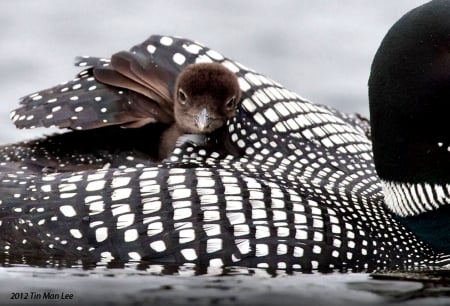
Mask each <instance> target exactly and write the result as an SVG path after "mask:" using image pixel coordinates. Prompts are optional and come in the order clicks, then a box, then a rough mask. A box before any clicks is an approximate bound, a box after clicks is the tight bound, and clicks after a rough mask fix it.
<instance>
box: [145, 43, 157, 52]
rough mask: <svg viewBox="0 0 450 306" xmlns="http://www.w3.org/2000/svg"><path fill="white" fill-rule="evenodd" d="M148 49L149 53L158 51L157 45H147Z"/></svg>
mask: <svg viewBox="0 0 450 306" xmlns="http://www.w3.org/2000/svg"><path fill="white" fill-rule="evenodd" d="M147 51H148V53H150V54H153V53H155V51H156V47H155V46H153V45H151V44H149V45H147Z"/></svg>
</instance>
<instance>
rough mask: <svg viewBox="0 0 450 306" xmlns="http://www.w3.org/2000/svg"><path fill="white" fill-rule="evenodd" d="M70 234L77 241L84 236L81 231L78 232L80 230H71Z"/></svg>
mask: <svg viewBox="0 0 450 306" xmlns="http://www.w3.org/2000/svg"><path fill="white" fill-rule="evenodd" d="M70 234H71V235H72V236H73V237H74V238H77V239H80V238H82V237H83V235H82V234H81V232H80V230H78V229H71V230H70Z"/></svg>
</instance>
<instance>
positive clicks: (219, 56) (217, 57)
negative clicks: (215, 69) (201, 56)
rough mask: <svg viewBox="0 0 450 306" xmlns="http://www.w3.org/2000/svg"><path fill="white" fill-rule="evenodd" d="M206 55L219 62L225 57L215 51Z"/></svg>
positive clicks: (210, 51)
mask: <svg viewBox="0 0 450 306" xmlns="http://www.w3.org/2000/svg"><path fill="white" fill-rule="evenodd" d="M206 54H208V55H209V56H210V57H211V58H213V59H215V60H217V61H220V60H223V55H222V54H220V53H219V52H216V51H214V50H209V51H208V52H206Z"/></svg>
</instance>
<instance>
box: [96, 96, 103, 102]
mask: <svg viewBox="0 0 450 306" xmlns="http://www.w3.org/2000/svg"><path fill="white" fill-rule="evenodd" d="M94 100H95V101H97V102H100V101H101V100H102V97H95V98H94Z"/></svg>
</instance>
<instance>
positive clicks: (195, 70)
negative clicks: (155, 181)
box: [159, 63, 241, 160]
mask: <svg viewBox="0 0 450 306" xmlns="http://www.w3.org/2000/svg"><path fill="white" fill-rule="evenodd" d="M240 94H241V91H240V88H239V83H238V80H237V77H236V76H235V74H234V73H232V72H231V71H230V70H228V69H227V68H226V67H224V66H223V65H221V64H218V63H201V64H192V65H189V66H187V67H186V68H185V69H183V71H182V72H181V73H180V75H179V76H178V78H177V81H176V84H175V89H174V92H173V101H174V106H173V108H174V118H175V122H174V123H173V124H172V125H171V126H170V127H169V128H168V129H167V130H166V131H165V132H164V133H163V134H162V135H161V141H160V145H159V159H161V160H163V159H164V158H166V157H167V156H168V155H169V154H170V152H172V150H173V149H174V148H175V146H176V144H177V141H180V140H184V139H187V140H191V141H192V140H193V139H195V138H196V137H191V138H183V137H182V138H180V136H183V135H185V134H195V135H200V136H206V135H208V134H210V133H212V132H214V131H216V130H217V129H219V128H221V127H222V126H223V125H224V124H225V123H226V122H227V120H228V119H230V118H231V117H233V116H234V114H235V112H236V108H237V106H238V104H239V99H240ZM197 138H202V137H197Z"/></svg>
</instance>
